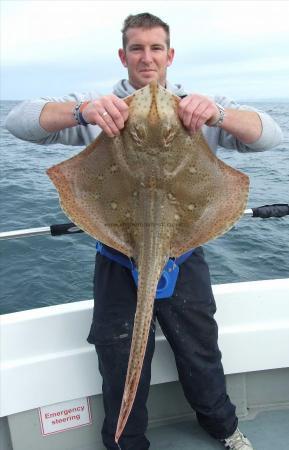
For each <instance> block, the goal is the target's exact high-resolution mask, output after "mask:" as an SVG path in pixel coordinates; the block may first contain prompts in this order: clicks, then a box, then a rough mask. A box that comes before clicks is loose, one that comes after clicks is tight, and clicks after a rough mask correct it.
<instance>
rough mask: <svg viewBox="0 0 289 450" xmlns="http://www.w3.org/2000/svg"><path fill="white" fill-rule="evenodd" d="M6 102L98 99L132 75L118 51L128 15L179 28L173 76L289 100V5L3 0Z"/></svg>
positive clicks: (218, 89) (196, 87) (174, 36)
mask: <svg viewBox="0 0 289 450" xmlns="http://www.w3.org/2000/svg"><path fill="white" fill-rule="evenodd" d="M0 8H1V15H0V17H1V36H0V37H1V41H0V45H1V48H0V50H1V56H0V58H1V99H2V100H21V99H26V98H35V97H39V96H54V97H57V96H63V95H65V94H68V93H70V92H74V91H77V92H87V91H90V90H94V91H96V92H98V93H99V94H107V93H110V92H111V91H112V86H113V85H114V84H115V83H117V81H118V80H119V79H121V78H126V71H125V69H124V68H123V67H122V65H121V63H120V61H119V59H118V55H117V51H118V48H119V47H121V32H120V30H121V28H122V24H123V20H124V19H125V17H126V16H127V15H129V14H137V13H140V12H151V13H152V14H155V15H157V16H159V17H161V19H162V20H164V21H165V22H167V23H168V24H169V25H170V29H171V45H172V47H174V48H175V52H176V55H175V60H174V62H173V65H172V66H171V67H170V68H169V69H168V79H169V80H170V82H172V83H180V84H182V85H183V86H184V87H185V89H186V91H187V92H198V93H201V94H208V95H214V94H222V95H226V96H228V97H231V98H234V99H236V100H240V99H248V100H260V99H274V98H276V99H277V98H278V99H284V100H285V99H289V50H288V49H289V26H288V23H289V0H283V1H279V0H273V1H264V0H247V1H246V0H242V1H239V0H223V1H219V0H211V1H205V0H203V1H199V0H191V1H189V0H188V1H181V0H180V1H170V0H163V1H149V0H146V1H136V0H135V1H109V0H107V1H101V0H99V1H98V0H90V1H87V0H82V1H79V0H49V1H46V0H0Z"/></svg>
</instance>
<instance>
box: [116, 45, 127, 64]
mask: <svg viewBox="0 0 289 450" xmlns="http://www.w3.org/2000/svg"><path fill="white" fill-rule="evenodd" d="M118 56H119V59H120V60H121V63H122V65H123V66H124V67H127V63H126V56H125V51H124V49H123V48H120V49H119V50H118Z"/></svg>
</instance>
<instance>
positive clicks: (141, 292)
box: [115, 229, 166, 443]
mask: <svg viewBox="0 0 289 450" xmlns="http://www.w3.org/2000/svg"><path fill="white" fill-rule="evenodd" d="M144 234H145V241H144V242H146V245H145V246H144V247H143V248H142V249H140V254H139V258H138V269H139V277H138V294H137V308H136V314H135V319H134V328H133V336H132V343H131V350H130V356H129V362H128V369H127V375H126V381H125V387H124V393H123V398H122V404H121V408H120V413H119V418H118V423H117V429H116V434H115V442H116V443H118V441H119V438H120V436H121V434H122V432H123V430H124V427H125V425H126V422H127V420H128V417H129V415H130V412H131V409H132V406H133V403H134V399H135V396H136V392H137V387H138V384H139V380H140V376H141V371H142V366H143V360H144V356H145V352H146V347H147V341H148V336H149V331H150V326H151V321H152V316H153V307H154V299H155V295H156V289H157V284H158V280H159V277H160V274H161V272H162V269H163V267H164V264H165V259H166V256H165V255H164V253H165V252H164V250H163V244H164V241H163V239H160V236H159V235H158V236H154V233H153V232H150V230H149V229H146V230H144Z"/></svg>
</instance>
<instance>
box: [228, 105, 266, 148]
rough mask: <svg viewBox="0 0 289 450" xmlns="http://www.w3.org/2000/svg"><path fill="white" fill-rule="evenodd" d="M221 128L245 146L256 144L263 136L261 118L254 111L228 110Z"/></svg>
mask: <svg viewBox="0 0 289 450" xmlns="http://www.w3.org/2000/svg"><path fill="white" fill-rule="evenodd" d="M221 128H223V129H224V130H225V131H227V132H228V133H230V134H232V135H233V136H235V137H236V138H237V139H238V140H240V141H241V142H243V143H244V144H252V143H253V142H256V141H257V140H258V139H259V137H260V136H261V134H262V122H261V119H260V116H259V114H258V113H256V112H254V111H243V110H242V111H240V110H237V109H226V110H225V117H224V121H223V123H222V125H221Z"/></svg>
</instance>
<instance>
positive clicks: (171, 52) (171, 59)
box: [167, 48, 175, 67]
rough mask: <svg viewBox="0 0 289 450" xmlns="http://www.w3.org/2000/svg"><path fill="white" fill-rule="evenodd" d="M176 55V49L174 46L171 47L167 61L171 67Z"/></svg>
mask: <svg viewBox="0 0 289 450" xmlns="http://www.w3.org/2000/svg"><path fill="white" fill-rule="evenodd" d="M174 56H175V49H174V48H170V49H169V51H168V62H167V67H169V66H170V65H171V64H172V62H173V60H174Z"/></svg>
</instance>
